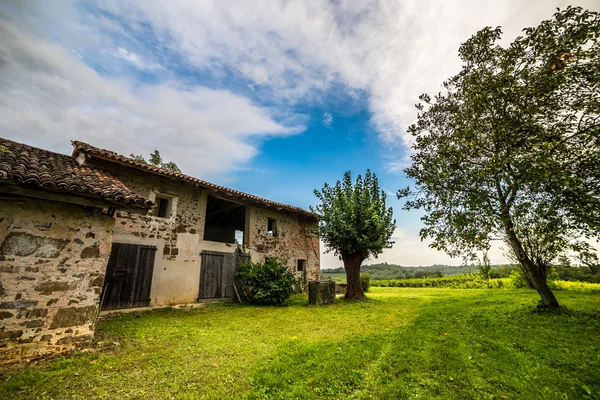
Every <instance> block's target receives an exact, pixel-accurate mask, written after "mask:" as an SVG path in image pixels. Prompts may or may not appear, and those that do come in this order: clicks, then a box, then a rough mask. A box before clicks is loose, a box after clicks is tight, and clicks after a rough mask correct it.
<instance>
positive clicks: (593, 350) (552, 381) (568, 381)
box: [247, 294, 600, 399]
mask: <svg viewBox="0 0 600 400" xmlns="http://www.w3.org/2000/svg"><path fill="white" fill-rule="evenodd" d="M371 301H377V300H371ZM459 304H460V305H457V303H456V299H448V301H445V300H436V302H435V303H431V304H429V305H428V306H427V307H424V308H423V309H422V311H421V314H420V315H419V317H417V318H416V319H415V320H414V321H413V322H412V323H410V324H409V325H407V326H404V327H398V328H394V329H390V330H389V331H387V332H385V333H382V334H374V335H366V336H355V337H351V338H349V339H347V340H344V341H340V342H333V343H308V342H301V341H300V342H289V343H286V344H285V345H282V346H281V347H280V348H279V349H278V351H277V354H276V356H275V358H274V359H273V360H272V361H269V362H264V363H263V365H262V366H261V367H260V368H259V369H258V370H257V372H256V373H255V374H254V376H253V377H252V381H251V384H252V391H251V392H250V393H249V394H248V396H247V397H248V398H250V399H258V398H261V399H262V398H272V399H280V398H281V399H313V398H347V397H348V398H364V399H372V398H381V399H387V398H413V397H419V398H427V399H429V398H444V399H448V398H450V399H486V398H489V399H499V398H519V399H540V398H544V399H562V398H582V399H584V398H588V399H593V398H598V397H597V396H598V395H599V394H600V381H599V380H598V379H597V377H596V373H597V371H600V357H598V355H597V348H598V345H599V344H600V341H599V340H598V335H597V332H600V322H599V319H598V315H599V313H598V312H597V311H588V310H580V309H577V310H571V309H569V308H566V307H563V308H562V309H560V310H558V311H554V312H547V311H546V312H540V311H538V310H537V309H536V308H535V304H533V303H531V301H530V297H529V298H528V299H527V301H526V302H524V303H518V302H517V303H514V304H513V303H512V302H511V301H510V300H507V299H504V300H499V299H498V298H497V296H495V297H494V298H493V299H489V298H488V299H486V298H485V295H484V294H482V295H481V296H471V297H468V298H464V299H462V300H461V302H460V303H459ZM593 371H596V372H593Z"/></svg>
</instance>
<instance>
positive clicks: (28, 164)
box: [0, 138, 320, 365]
mask: <svg viewBox="0 0 600 400" xmlns="http://www.w3.org/2000/svg"><path fill="white" fill-rule="evenodd" d="M315 224H316V220H315V217H314V215H312V214H311V213H310V212H308V211H306V210H303V209H301V208H297V207H293V206H289V205H286V204H281V203H277V202H273V201H270V200H267V199H263V198H260V197H257V196H253V195H250V194H246V193H242V192H239V191H236V190H233V189H229V188H226V187H223V186H219V185H215V184H213V183H210V182H207V181H203V180H201V179H197V178H194V177H191V176H188V175H184V174H180V173H175V172H172V171H168V170H164V169H161V168H158V167H155V166H153V165H150V164H146V163H144V162H140V161H136V160H134V159H132V158H129V157H124V156H121V155H118V154H117V153H115V152H112V151H109V150H104V149H100V148H97V147H94V146H91V145H89V144H86V143H82V142H77V141H75V142H73V154H72V156H68V155H63V154H57V153H53V152H50V151H46V150H42V149H39V148H35V147H31V146H27V145H25V144H21V143H17V142H14V141H10V140H7V139H2V138H0V365H1V364H3V363H7V362H14V361H19V360H22V359H30V358H35V357H39V356H43V355H47V354H53V353H58V352H66V351H70V350H72V349H74V348H76V347H77V346H83V345H85V344H87V343H88V342H89V341H90V340H91V339H92V337H93V333H94V326H95V321H96V319H97V316H98V313H99V311H100V310H101V309H102V310H111V309H122V308H132V307H145V306H154V305H175V304H186V303H194V302H202V301H207V300H212V299H216V298H231V297H233V296H234V288H233V279H234V273H235V267H236V260H237V256H238V254H240V252H243V253H244V255H243V256H244V257H246V258H250V259H252V261H254V262H262V261H264V260H265V259H266V258H267V257H275V258H277V259H278V260H279V261H280V262H281V263H282V264H284V265H286V266H287V267H288V268H289V269H290V270H291V271H293V272H294V273H295V274H296V276H297V277H298V278H302V279H306V280H314V279H318V278H319V270H320V264H319V255H320V251H319V241H318V239H316V238H315V237H314V236H313V235H311V232H312V230H313V228H314V227H315Z"/></svg>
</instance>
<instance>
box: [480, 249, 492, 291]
mask: <svg viewBox="0 0 600 400" xmlns="http://www.w3.org/2000/svg"><path fill="white" fill-rule="evenodd" d="M477 267H478V268H479V275H480V276H481V278H482V279H484V280H485V282H486V284H487V287H490V272H491V271H492V265H491V264H490V257H489V256H488V253H483V259H482V260H479V263H478V264H477Z"/></svg>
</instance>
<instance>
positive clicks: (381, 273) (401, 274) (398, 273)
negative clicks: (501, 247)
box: [321, 263, 518, 282]
mask: <svg viewBox="0 0 600 400" xmlns="http://www.w3.org/2000/svg"><path fill="white" fill-rule="evenodd" d="M514 268H518V267H517V266H516V265H490V272H489V275H490V278H508V276H509V275H510V272H511V271H512V269H514ZM360 270H361V271H362V272H365V273H368V274H369V275H371V279H375V280H380V279H413V278H441V277H444V276H454V275H464V274H473V273H477V272H479V267H478V266H477V265H475V264H470V265H460V266H451V265H431V266H427V267H403V266H401V265H395V264H388V263H382V264H372V265H363V266H362V267H361V268H360ZM321 276H322V277H323V278H330V279H333V280H335V281H337V282H341V281H343V282H345V279H346V272H345V270H344V268H343V267H340V268H335V269H323V270H321Z"/></svg>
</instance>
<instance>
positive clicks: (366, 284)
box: [360, 272, 371, 293]
mask: <svg viewBox="0 0 600 400" xmlns="http://www.w3.org/2000/svg"><path fill="white" fill-rule="evenodd" d="M360 284H361V285H362V289H363V292H365V293H367V292H368V291H369V288H370V287H371V275H369V274H367V273H366V272H363V273H362V274H360Z"/></svg>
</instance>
